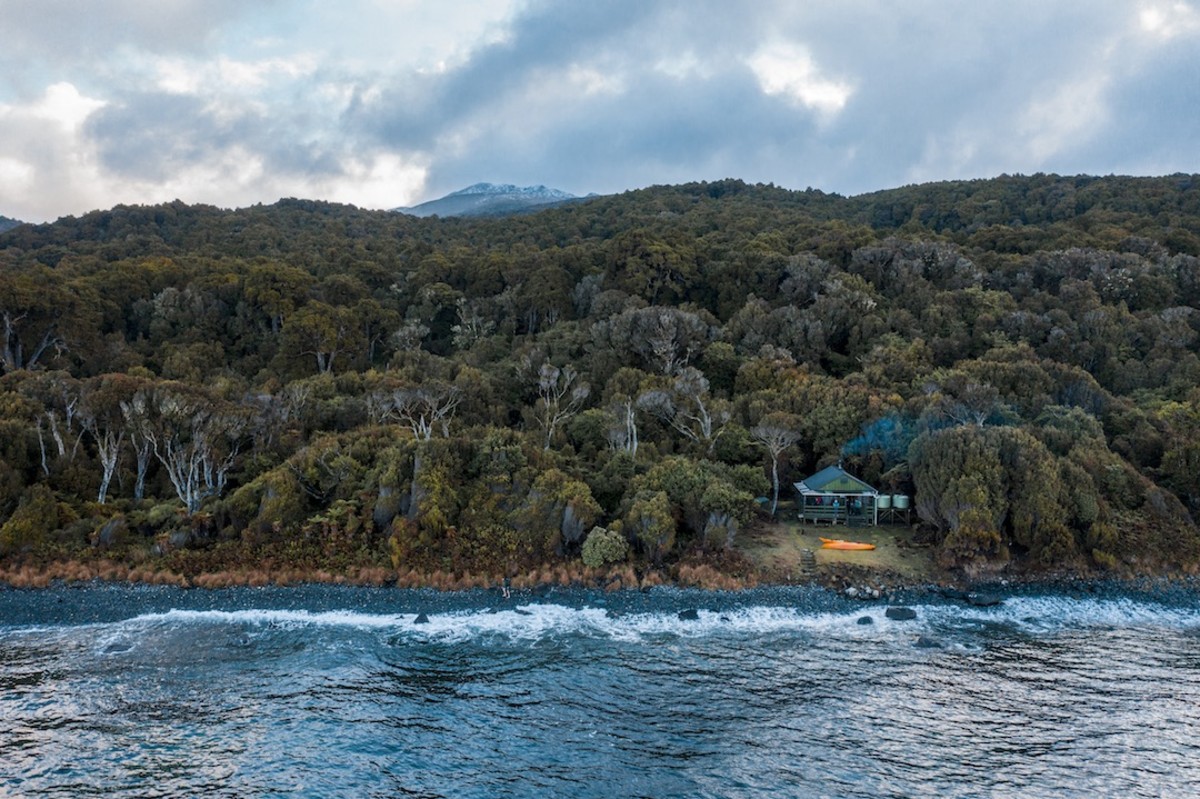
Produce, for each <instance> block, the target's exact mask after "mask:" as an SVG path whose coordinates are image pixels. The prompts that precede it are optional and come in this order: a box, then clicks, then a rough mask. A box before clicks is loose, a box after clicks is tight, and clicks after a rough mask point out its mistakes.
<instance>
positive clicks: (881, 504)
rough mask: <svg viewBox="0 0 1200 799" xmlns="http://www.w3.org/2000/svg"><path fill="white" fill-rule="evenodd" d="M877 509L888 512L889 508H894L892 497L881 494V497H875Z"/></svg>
mask: <svg viewBox="0 0 1200 799" xmlns="http://www.w3.org/2000/svg"><path fill="white" fill-rule="evenodd" d="M875 507H877V508H879V509H880V510H887V509H888V508H890V507H892V495H891V494H880V495H879V496H877V497H875Z"/></svg>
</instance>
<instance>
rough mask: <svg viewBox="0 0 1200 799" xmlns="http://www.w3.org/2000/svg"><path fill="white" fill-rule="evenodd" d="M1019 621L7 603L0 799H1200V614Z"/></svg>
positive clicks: (764, 604) (528, 598)
mask: <svg viewBox="0 0 1200 799" xmlns="http://www.w3.org/2000/svg"><path fill="white" fill-rule="evenodd" d="M1003 596H1004V602H1003V604H1002V605H1000V606H997V607H990V608H980V607H972V606H968V605H965V604H963V603H960V602H955V601H952V600H950V599H946V598H943V597H940V596H937V595H930V594H924V593H920V592H914V593H911V594H909V595H905V596H902V597H899V598H893V604H898V603H904V604H907V605H908V606H910V607H911V608H912V609H913V610H914V611H915V612H916V619H914V620H911V621H894V620H892V619H889V618H887V617H886V615H885V611H886V609H887V607H888V604H887V603H886V602H871V603H860V602H854V601H851V600H847V599H844V598H841V597H839V596H836V595H834V594H831V593H827V592H825V591H822V590H819V589H791V588H787V589H784V588H776V589H760V590H755V591H748V592H744V593H737V594H713V593H701V592H690V591H681V590H675V589H655V590H653V591H650V592H645V593H640V592H628V593H618V594H603V593H596V592H586V591H552V592H549V593H545V594H541V595H536V594H528V593H525V594H521V593H517V594H514V596H513V597H512V598H510V599H504V598H503V597H501V596H500V595H499V594H497V593H494V592H484V591H479V592H467V593H463V594H448V595H447V594H436V593H430V592H422V591H405V590H389V589H359V588H338V587H320V586H313V587H301V588H271V589H228V590H220V591H199V590H193V591H186V590H180V589H167V588H152V587H125V586H104V585H97V586H86V587H71V588H56V589H50V590H41V591H24V590H4V589H0V796H4V797H72V798H74V797H89V796H105V797H191V796H195V797H226V796H227V797H266V796H270V797H285V796H287V797H343V796H344V797H453V798H454V799H465V798H467V797H489V798H491V797H543V796H545V797H560V796H561V797H574V798H576V799H584V798H585V797H655V798H656V799H662V798H664V797H710V796H711V797H793V796H794V797H870V798H871V799H879V798H880V797H925V796H936V797H1010V796H1011V797H1089V798H1090V799H1096V798H1097V797H1122V798H1123V799H1125V798H1128V797H1195V796H1200V594H1197V593H1195V592H1194V591H1190V590H1184V589H1167V588H1163V589H1159V590H1154V591H1143V592H1130V591H1127V590H1123V589H1118V588H1115V587H1112V588H1106V587H1098V588H1097V587H1093V588H1092V589H1089V590H1086V591H1085V590H1082V589H1081V590H1079V591H1072V592H1064V591H1048V590H1038V589H1031V588H1026V589H1022V590H1020V591H1013V592H1008V593H1006V594H1004V595H1003ZM690 609H695V610H696V611H697V613H696V614H695V615H696V616H697V618H696V619H694V620H690V619H686V618H680V615H679V614H680V612H681V611H688V610H690ZM418 613H425V614H427V617H428V623H427V624H414V621H415V619H416V616H417V614H418ZM684 615H685V616H686V615H690V614H686V613H685V614H684ZM864 618H866V619H869V620H870V623H865V622H862V620H863V619H864ZM860 622H862V623H860ZM922 639H924V640H922ZM918 643H921V644H925V646H918Z"/></svg>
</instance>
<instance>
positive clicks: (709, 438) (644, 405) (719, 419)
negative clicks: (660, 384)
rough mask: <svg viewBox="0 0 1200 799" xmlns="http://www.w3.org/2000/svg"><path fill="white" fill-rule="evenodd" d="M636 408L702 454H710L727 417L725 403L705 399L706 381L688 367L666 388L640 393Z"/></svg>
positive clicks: (728, 414)
mask: <svg viewBox="0 0 1200 799" xmlns="http://www.w3.org/2000/svg"><path fill="white" fill-rule="evenodd" d="M637 406H638V408H640V409H642V410H645V411H648V412H650V413H652V414H654V415H655V416H657V417H658V418H660V419H662V420H663V421H665V422H666V423H667V424H669V425H671V427H672V428H674V429H675V430H676V431H677V432H679V433H680V434H682V435H683V436H684V438H687V439H688V440H690V441H694V442H696V443H697V444H700V445H702V446H703V447H704V449H705V453H706V454H712V451H713V446H714V445H715V444H716V443H717V438H718V437H719V436H720V435H721V430H722V428H724V426H725V424H726V423H727V422H728V421H729V417H730V413H729V407H728V403H727V402H723V401H720V400H716V399H714V398H712V397H710V396H709V394H708V380H707V379H706V378H705V377H704V373H703V372H701V371H700V370H699V369H696V368H695V367H692V366H686V367H684V368H683V369H681V370H680V371H679V372H678V374H676V375H675V378H674V379H673V380H672V381H671V384H670V387H669V388H666V389H651V390H649V391H645V392H643V393H642V394H641V395H640V396H639V397H638V400H637Z"/></svg>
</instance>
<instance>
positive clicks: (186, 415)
mask: <svg viewBox="0 0 1200 799" xmlns="http://www.w3.org/2000/svg"><path fill="white" fill-rule="evenodd" d="M143 409H144V412H145V416H144V417H143V419H142V421H144V422H148V423H146V424H144V426H142V427H141V428H140V430H139V432H140V434H141V435H144V436H145V437H146V439H147V440H148V441H149V443H150V446H151V447H152V449H153V451H154V456H155V457H156V458H157V459H158V461H159V463H161V464H162V466H163V468H164V469H165V470H166V472H167V477H168V479H169V480H170V481H171V485H172V486H173V487H174V489H175V494H176V496H178V497H179V499H180V501H182V502H183V504H184V507H185V508H186V509H187V512H188V513H189V514H193V513H195V512H196V511H198V510H200V506H201V505H202V504H203V502H204V500H205V499H207V498H208V497H212V496H220V495H221V494H222V493H223V492H224V490H225V485H226V483H227V481H228V477H229V471H230V470H231V469H232V468H233V465H234V463H235V462H236V460H237V456H238V453H239V452H240V450H241V446H242V443H243V440H244V435H245V433H246V430H247V428H248V426H249V424H248V423H249V420H248V419H247V418H246V416H245V414H243V413H241V412H240V409H238V408H236V407H234V406H232V405H230V404H229V403H226V402H224V401H222V400H220V399H219V398H217V397H215V396H212V395H211V394H209V393H208V392H206V391H203V390H200V389H196V388H193V387H190V386H186V385H183V384H179V383H160V384H158V385H156V386H154V387H153V389H152V390H151V391H150V392H148V395H146V404H145V406H143Z"/></svg>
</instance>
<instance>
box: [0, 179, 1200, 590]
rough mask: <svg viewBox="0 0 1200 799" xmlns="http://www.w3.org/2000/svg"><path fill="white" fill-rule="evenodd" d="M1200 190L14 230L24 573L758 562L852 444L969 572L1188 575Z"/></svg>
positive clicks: (996, 192) (116, 220) (102, 221)
mask: <svg viewBox="0 0 1200 799" xmlns="http://www.w3.org/2000/svg"><path fill="white" fill-rule="evenodd" d="M1198 180H1200V179H1198V178H1197V177H1195V176H1185V175H1176V176H1169V177H1163V178H1126V177H1109V178H1092V177H1085V176H1079V177H1059V176H1053V175H1034V176H1030V177H1009V176H1005V177H1001V178H997V179H995V180H990V181H970V182H957V183H939V184H929V185H923V186H909V187H904V188H900V189H896V190H893V191H888V192H878V193H874V194H870V195H863V196H859V197H850V198H846V197H841V196H838V195H831V194H825V193H822V192H820V191H815V190H807V191H788V190H785V189H781V188H777V187H774V186H763V185H748V184H745V183H742V182H740V181H735V180H727V181H718V182H712V183H693V184H686V185H682V186H657V187H652V188H648V189H645V190H640V191H634V192H627V193H624V194H621V195H614V196H606V197H595V198H588V199H584V200H579V201H576V202H572V203H570V204H567V205H562V206H559V207H554V208H548V209H545V210H543V211H542V212H540V213H538V214H537V215H535V216H530V215H519V216H512V217H505V218H490V217H484V218H470V219H462V218H429V219H422V218H417V217H414V216H410V215H404V214H394V213H390V212H371V211H363V210H360V209H356V208H353V207H349V206H342V205H336V204H330V203H322V202H315V201H306V200H284V201H280V202H279V203H276V204H274V205H271V206H255V207H252V208H245V209H239V210H233V211H230V210H221V209H217V208H213V207H209V206H188V205H184V204H182V203H173V204H166V205H158V206H118V207H116V208H113V209H111V210H108V211H103V212H95V213H91V214H87V215H84V216H82V217H78V218H65V219H62V220H59V221H58V222H55V223H53V224H47V225H22V226H20V227H18V228H15V229H13V230H10V231H8V232H6V233H3V234H0V314H3V318H4V319H5V320H6V326H5V328H4V330H3V335H4V339H3V341H0V344H2V347H3V348H2V351H0V356H2V360H0V372H2V375H0V567H2V566H4V565H5V564H7V565H8V566H9V567H15V566H17V565H20V564H25V563H45V562H48V561H51V560H60V559H64V558H66V559H71V558H74V559H85V560H86V559H98V558H106V559H110V560H113V561H115V562H119V563H124V564H151V565H154V567H155V568H163V569H168V570H171V571H174V572H176V573H180V574H191V575H194V574H197V573H199V572H202V571H212V570H220V569H225V568H233V567H234V566H235V565H237V566H242V567H244V566H245V565H246V564H258V565H260V566H262V567H263V568H267V569H280V568H296V569H318V568H319V569H326V570H332V571H334V572H338V573H341V572H344V571H346V570H353V569H368V568H369V569H380V568H382V569H387V570H390V571H391V572H392V573H409V572H420V573H432V572H435V571H440V572H444V573H454V574H461V573H463V572H464V571H467V570H469V571H471V572H472V573H480V572H482V573H488V574H501V573H505V572H512V571H513V570H518V569H529V568H539V567H540V566H541V565H542V564H551V565H553V564H563V563H570V562H577V559H578V558H580V557H581V555H583V556H584V558H585V561H586V562H589V563H604V562H609V563H617V564H625V563H632V564H634V565H637V566H638V567H639V568H642V567H646V568H655V567H661V568H667V569H669V568H672V567H673V566H675V565H678V564H681V563H690V562H696V561H697V560H699V561H705V562H713V563H721V564H724V568H733V569H735V570H736V568H738V567H737V565H736V563H737V559H736V552H737V549H738V542H739V540H740V538H739V536H740V535H741V533H742V531H744V529H745V528H746V527H747V526H753V525H755V524H757V522H758V520H760V519H761V518H762V513H763V511H762V505H761V503H758V502H755V498H756V497H761V496H766V497H768V498H772V497H773V494H774V492H775V486H774V485H773V484H772V481H771V476H772V474H773V469H772V466H773V458H772V456H771V454H770V453H771V452H772V451H777V453H778V459H777V462H776V463H775V464H774V465H777V467H778V474H779V477H780V484H781V485H782V486H783V488H781V489H780V496H781V497H782V498H787V497H788V490H787V486H788V485H790V484H791V482H793V481H794V480H797V479H800V478H802V477H804V476H806V475H809V474H811V473H813V472H815V471H816V470H818V469H820V468H822V467H824V466H826V465H829V464H831V463H835V462H837V461H842V462H843V463H844V464H845V465H846V466H847V468H849V469H850V470H851V471H853V472H854V473H855V474H858V475H859V476H861V477H862V478H863V479H865V480H866V481H867V482H869V483H872V484H874V485H876V486H877V487H879V488H881V489H882V490H885V491H888V492H894V493H905V494H909V495H912V496H913V497H914V507H915V510H916V517H915V518H916V519H919V520H920V522H921V524H922V530H923V532H922V535H923V536H924V537H925V539H926V540H927V542H928V543H929V544H931V545H932V551H933V552H934V554H935V556H936V558H937V559H938V562H939V563H941V564H942V565H943V566H946V567H950V568H957V569H962V570H965V571H967V572H970V573H980V572H988V573H990V572H995V571H1003V570H1006V569H1007V570H1029V569H1040V568H1071V569H1078V570H1089V569H1097V570H1108V571H1111V572H1115V573H1127V572H1141V571H1161V570H1163V569H1166V568H1184V569H1189V570H1190V569H1193V568H1194V567H1195V565H1196V564H1197V563H1198V562H1200V535H1198V532H1197V528H1196V526H1195V523H1194V521H1193V514H1194V513H1195V512H1196V511H1197V510H1198V509H1200V477H1198V476H1197V475H1200V468H1197V464H1200V388H1198V387H1200V359H1198V352H1197V349H1198V346H1200V312H1198V311H1197V310H1196V308H1197V307H1200V260H1198V257H1197V256H1200V191H1198V186H1200V183H1198ZM772 441H782V442H784V446H782V447H781V448H775V449H774V450H773V445H772V444H771V442H772ZM768 506H769V505H768ZM594 528H602V530H603V532H597V533H594V534H593V532H592V531H593V529H594ZM589 536H590V538H589ZM591 539H594V540H592V542H591V543H590V544H588V546H587V547H585V546H584V545H585V542H588V541H589V540H591ZM731 553H732V554H731ZM731 557H732V558H733V560H730V558H731ZM730 564H733V565H730Z"/></svg>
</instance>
